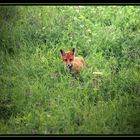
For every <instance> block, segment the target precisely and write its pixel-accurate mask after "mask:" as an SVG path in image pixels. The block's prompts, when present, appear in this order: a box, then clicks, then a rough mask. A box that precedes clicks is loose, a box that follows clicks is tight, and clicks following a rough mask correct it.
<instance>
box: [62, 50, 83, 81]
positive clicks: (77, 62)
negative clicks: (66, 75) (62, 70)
mask: <svg viewBox="0 0 140 140" xmlns="http://www.w3.org/2000/svg"><path fill="white" fill-rule="evenodd" d="M60 53H61V57H62V59H63V61H64V62H65V64H66V68H67V69H68V70H69V71H70V72H73V74H74V77H75V78H76V79H77V74H78V73H79V71H80V70H81V69H83V68H84V66H85V61H84V59H83V58H82V57H75V48H73V49H72V50H71V51H68V52H65V51H64V50H62V49H60Z"/></svg>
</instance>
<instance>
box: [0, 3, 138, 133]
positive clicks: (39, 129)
mask: <svg viewBox="0 0 140 140" xmlns="http://www.w3.org/2000/svg"><path fill="white" fill-rule="evenodd" d="M0 25H1V29H0V46H1V50H0V134H140V125H139V124H140V117H139V116H140V110H139V108H140V93H139V86H140V58H139V56H140V49H139V46H140V38H139V35H140V7H139V6H42V7H41V6H31V7H30V6H26V7H24V6H20V7H18V6H16V7H0ZM73 47H75V48H76V55H79V56H83V57H84V59H85V61H86V63H87V65H88V66H87V68H85V69H84V70H83V71H81V73H80V75H79V77H78V78H79V80H75V79H74V78H73V77H72V76H71V75H70V74H69V73H67V72H66V71H65V69H64V64H63V62H62V60H61V58H60V49H65V50H69V49H71V48H73ZM93 72H102V73H103V75H100V76H97V75H94V74H93ZM80 79H82V81H81V80H80ZM97 82H98V90H96V89H95V88H96V84H97Z"/></svg>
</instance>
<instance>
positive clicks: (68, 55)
mask: <svg viewBox="0 0 140 140" xmlns="http://www.w3.org/2000/svg"><path fill="white" fill-rule="evenodd" d="M60 53H61V57H62V59H63V61H64V62H65V64H66V66H67V67H68V68H70V69H71V68H72V67H73V62H74V54H75V48H73V49H72V50H71V51H68V52H65V51H64V50H62V49H60Z"/></svg>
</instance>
